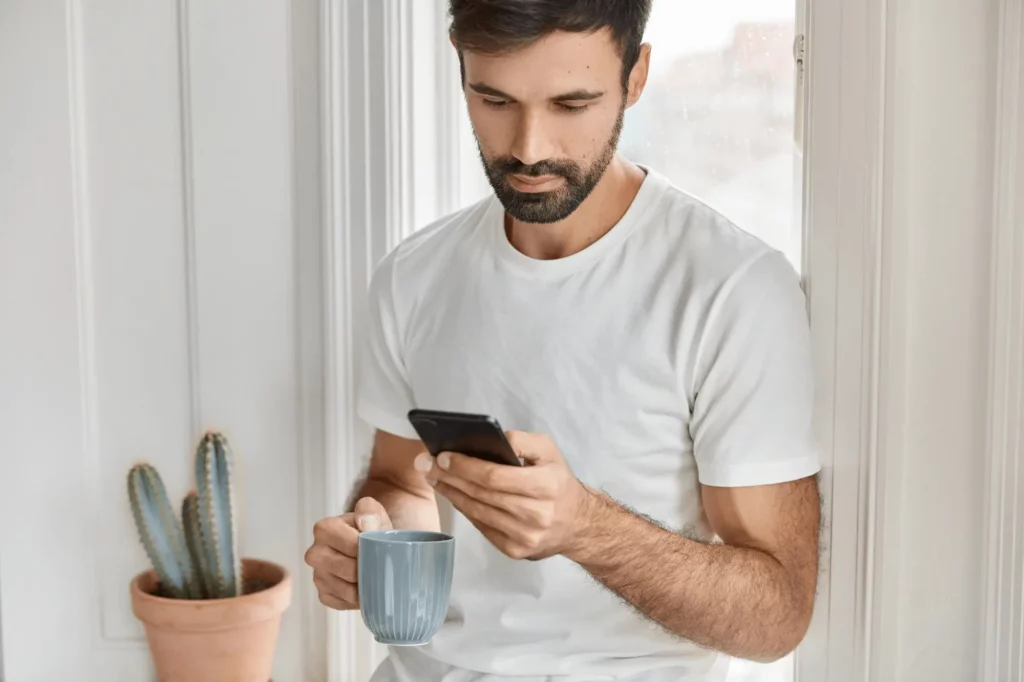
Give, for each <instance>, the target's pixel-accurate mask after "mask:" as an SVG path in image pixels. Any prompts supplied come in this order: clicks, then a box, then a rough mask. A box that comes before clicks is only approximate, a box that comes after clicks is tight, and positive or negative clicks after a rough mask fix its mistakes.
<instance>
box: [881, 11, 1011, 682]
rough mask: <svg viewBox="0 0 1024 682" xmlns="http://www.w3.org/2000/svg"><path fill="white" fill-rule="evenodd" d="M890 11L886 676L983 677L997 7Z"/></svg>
mask: <svg viewBox="0 0 1024 682" xmlns="http://www.w3.org/2000/svg"><path fill="white" fill-rule="evenodd" d="M896 4H897V5H898V9H897V10H896V24H895V26H894V27H893V29H894V30H895V31H896V35H897V37H898V42H897V43H896V53H895V55H894V64H895V71H894V73H892V76H893V77H894V78H895V81H894V83H893V88H892V90H891V93H892V97H891V101H890V102H889V103H890V104H891V106H892V116H893V118H892V121H893V123H894V126H895V127H894V135H893V138H892V144H893V164H894V165H893V181H894V184H893V186H892V191H893V194H892V200H893V202H894V203H893V221H894V223H895V224H898V225H897V227H895V228H894V229H899V230H903V231H905V234H906V243H905V250H903V252H902V253H899V254H898V255H894V257H899V258H902V259H904V260H902V261H899V262H900V263H901V265H902V268H901V269H902V273H901V275H900V277H899V278H898V279H897V280H896V281H897V282H898V283H897V286H899V287H903V288H904V291H905V295H904V296H903V298H902V305H903V309H902V310H901V311H894V314H895V315H898V316H901V317H902V320H901V324H902V325H904V334H905V344H906V345H905V348H903V349H896V350H895V351H894V352H895V353H897V354H898V355H901V356H902V359H903V360H904V361H905V364H903V366H902V367H896V368H894V371H902V372H903V373H904V374H903V377H902V380H903V382H904V384H903V386H904V391H903V393H904V394H903V396H902V398H903V403H904V406H903V407H902V412H903V416H904V423H903V425H902V439H903V448H904V451H903V453H902V477H901V480H900V481H899V482H898V483H897V485H899V486H900V489H901V494H900V498H901V501H902V505H901V508H899V509H893V510H892V511H893V512H895V513H896V514H898V515H899V519H898V523H899V529H900V530H899V536H898V540H897V542H896V543H895V544H894V546H895V547H898V551H899V559H898V562H896V563H895V564H892V565H893V566H895V571H896V572H897V573H898V575H897V576H883V579H884V578H888V579H890V580H893V581H894V582H895V584H896V585H897V586H898V588H897V589H896V590H895V594H893V595H892V596H895V598H896V599H897V606H896V607H895V613H896V614H897V620H896V621H895V622H893V623H891V624H890V626H889V627H883V632H882V636H883V637H886V638H890V637H891V638H894V641H895V656H894V658H893V659H892V661H891V662H890V664H891V668H890V669H888V670H886V671H885V672H884V674H883V676H882V677H881V678H879V679H887V680H905V681H907V682H913V681H916V680H922V681H924V680H928V681H934V682H941V681H945V680H948V681H949V682H961V681H966V680H974V679H977V669H978V663H979V653H980V641H981V640H980V632H981V626H980V615H981V611H980V600H981V598H982V591H981V585H982V576H983V565H984V559H985V556H984V549H985V547H984V538H985V529H984V521H985V519H984V511H985V504H986V503H987V486H988V481H987V478H986V470H985V465H984V462H985V457H984V455H985V451H986V441H985V437H986V428H987V416H986V415H987V412H986V398H987V393H988V386H987V381H988V361H989V342H990V338H989V331H988V330H989V293H990V292H989V282H990V277H989V269H990V256H991V253H990V250H991V249H990V244H991V235H992V220H993V211H992V206H993V199H992V197H993V185H992V179H993V169H994V167H995V147H994V142H995V140H994V135H993V132H994V130H995V120H996V118H995V116H996V107H995V75H996V49H997V47H998V26H997V9H998V3H997V2H994V1H988V0H985V1H983V0H976V1H970V2H967V1H964V0H910V1H908V2H900V3H896ZM896 267H899V266H896ZM897 399H898V398H897ZM894 428H895V429H897V430H898V429H899V427H898V426H896V425H894ZM993 682H997V681H996V680H993ZM999 682H1001V681H999Z"/></svg>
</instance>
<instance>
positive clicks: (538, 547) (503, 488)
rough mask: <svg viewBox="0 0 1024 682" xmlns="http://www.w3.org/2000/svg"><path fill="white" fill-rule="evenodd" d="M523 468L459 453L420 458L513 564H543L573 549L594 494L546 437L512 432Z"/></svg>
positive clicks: (430, 476) (431, 478)
mask: <svg viewBox="0 0 1024 682" xmlns="http://www.w3.org/2000/svg"><path fill="white" fill-rule="evenodd" d="M507 436H508V439H509V442H510V443H511V445H512V448H513V450H515V452H516V454H518V455H519V457H520V458H522V459H523V460H525V461H526V463H527V465H526V466H523V467H516V466H509V465H507V464H494V463H492V462H487V461H484V460H480V459H477V458H475V457H469V456H467V455H461V454H458V453H454V452H442V453H440V454H439V455H438V456H437V458H436V459H435V458H434V457H431V456H430V454H428V453H423V454H420V455H419V456H418V457H417V458H416V469H417V470H419V471H420V472H422V473H423V474H424V475H425V476H426V478H427V481H428V482H429V483H430V484H431V485H433V486H434V489H435V490H436V491H437V493H438V494H439V495H442V496H444V497H445V498H447V499H448V500H449V501H450V502H451V503H452V506H454V507H455V508H456V509H458V510H459V511H460V512H462V514H463V515H464V516H465V517H466V518H467V519H469V521H470V522H471V523H472V524H473V525H474V526H476V528H477V530H479V531H480V532H481V533H483V534H484V536H485V537H486V538H487V539H488V540H490V541H491V543H492V544H493V545H494V546H495V547H497V548H498V549H499V550H500V551H501V552H502V553H503V554H505V555H507V556H509V557H511V558H513V559H533V560H536V559H544V558H547V557H550V556H554V555H556V554H562V553H565V552H566V551H568V550H570V549H571V548H572V546H573V543H574V542H575V541H576V540H577V538H578V535H579V533H578V529H579V528H580V527H581V526H582V525H583V524H585V523H586V516H587V510H588V508H589V506H590V505H588V504H587V503H588V501H589V497H590V495H591V493H590V491H589V490H588V489H587V488H586V487H585V486H584V485H583V484H582V483H581V482H580V481H579V480H578V479H577V478H576V477H575V476H574V475H573V473H572V471H571V470H570V469H569V465H568V464H566V462H565V459H564V458H563V457H562V453H560V452H559V451H558V448H557V447H556V446H555V444H554V443H553V442H552V441H551V439H550V438H548V437H547V436H545V435H542V434H535V433H526V432H522V431H509V432H508V433H507Z"/></svg>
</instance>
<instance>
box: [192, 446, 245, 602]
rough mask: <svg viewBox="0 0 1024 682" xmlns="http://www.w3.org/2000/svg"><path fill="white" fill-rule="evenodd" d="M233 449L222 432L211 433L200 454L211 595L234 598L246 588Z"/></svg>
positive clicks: (198, 471)
mask: <svg viewBox="0 0 1024 682" xmlns="http://www.w3.org/2000/svg"><path fill="white" fill-rule="evenodd" d="M232 464H233V463H232V461H231V450H230V449H229V448H228V444H227V441H226V440H225V439H224V437H223V436H221V435H220V434H218V433H207V434H206V435H205V436H203V439H202V440H201V441H200V443H199V448H198V450H197V451H196V484H197V486H198V490H199V512H200V513H199V527H200V530H201V531H202V532H201V537H202V541H203V543H202V549H203V552H204V554H205V555H206V562H207V564H208V567H209V574H208V577H210V578H211V580H210V581H209V582H207V585H208V586H209V588H210V592H211V596H214V597H234V596H237V595H238V594H240V590H241V587H242V576H241V564H240V561H239V557H238V547H237V544H236V542H235V537H236V528H235V506H234V488H233V486H232V485H231V475H232V473H233V471H232V469H233V466H232Z"/></svg>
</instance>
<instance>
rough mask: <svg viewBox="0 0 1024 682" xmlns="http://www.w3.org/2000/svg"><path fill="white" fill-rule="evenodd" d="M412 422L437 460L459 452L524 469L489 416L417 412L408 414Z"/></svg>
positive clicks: (500, 429) (433, 411) (429, 411)
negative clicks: (445, 454) (446, 453)
mask: <svg viewBox="0 0 1024 682" xmlns="http://www.w3.org/2000/svg"><path fill="white" fill-rule="evenodd" d="M409 421H410V422H411V423H412V426H413V428H414V429H416V433H418V434H419V436H420V440H422V441H423V444H424V445H426V446H427V450H428V451H429V452H430V454H431V455H433V456H434V457H437V456H438V455H439V454H441V453H442V452H446V451H447V452H458V453H460V454H463V455H469V456H470V457H476V458H477V459H482V460H486V461H488V462H494V463H495V464H508V465H510V466H516V467H521V466H523V461H522V460H521V459H519V456H518V455H517V454H516V452H515V450H513V449H512V445H511V444H510V443H509V442H508V438H506V437H505V431H504V429H502V428H501V425H500V424H499V423H498V420H497V419H495V418H494V417H491V416H489V415H486V414H467V413H464V412H444V411H441V410H421V409H414V410H410V411H409Z"/></svg>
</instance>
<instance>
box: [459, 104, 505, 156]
mask: <svg viewBox="0 0 1024 682" xmlns="http://www.w3.org/2000/svg"><path fill="white" fill-rule="evenodd" d="M467 111H468V113H469V122H470V124H471V125H472V126H473V134H474V135H476V139H477V141H478V142H479V143H480V146H481V147H482V148H483V150H484V153H485V154H487V155H488V156H495V155H504V154H508V151H509V149H510V148H511V147H512V143H513V141H514V139H515V130H516V119H515V116H514V115H512V114H511V113H510V112H507V111H496V110H494V109H491V108H489V107H488V106H487V105H486V104H482V103H470V104H469V105H468V106H467Z"/></svg>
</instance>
